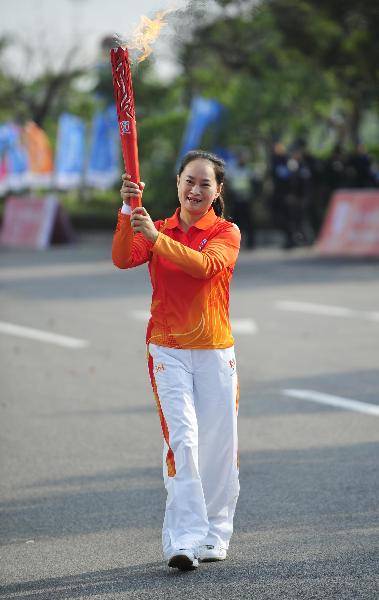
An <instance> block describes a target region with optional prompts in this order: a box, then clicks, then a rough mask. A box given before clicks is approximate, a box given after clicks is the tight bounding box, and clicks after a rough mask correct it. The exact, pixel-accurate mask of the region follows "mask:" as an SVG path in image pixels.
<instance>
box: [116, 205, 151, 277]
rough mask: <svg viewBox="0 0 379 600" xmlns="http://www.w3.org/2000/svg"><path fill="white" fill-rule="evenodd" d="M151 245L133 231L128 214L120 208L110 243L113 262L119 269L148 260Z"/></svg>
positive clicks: (136, 265) (135, 265)
mask: <svg viewBox="0 0 379 600" xmlns="http://www.w3.org/2000/svg"><path fill="white" fill-rule="evenodd" d="M151 247H152V244H151V242H148V241H147V240H146V239H145V238H144V237H143V235H142V234H141V233H137V234H134V233H133V230H132V227H131V224H130V215H128V214H123V213H122V212H121V209H120V210H119V212H118V221H117V226H116V231H115V233H114V236H113V243H112V260H113V264H114V265H116V267H118V268H119V269H130V268H132V267H138V265H142V264H143V263H145V262H147V261H148V260H149V257H150V252H151Z"/></svg>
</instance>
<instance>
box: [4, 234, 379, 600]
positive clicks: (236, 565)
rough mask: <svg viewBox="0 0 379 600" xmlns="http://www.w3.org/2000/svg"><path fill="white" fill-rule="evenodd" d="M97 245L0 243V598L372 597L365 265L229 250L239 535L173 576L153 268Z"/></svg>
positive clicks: (373, 490) (373, 454)
mask: <svg viewBox="0 0 379 600" xmlns="http://www.w3.org/2000/svg"><path fill="white" fill-rule="evenodd" d="M110 241H111V238H110V237H109V236H108V237H107V236H99V237H92V238H88V239H85V240H83V241H82V242H81V243H79V244H77V245H74V246H70V247H60V248H59V247H56V248H52V249H50V250H48V251H46V252H38V251H25V250H18V251H14V250H13V251H10V250H2V251H1V255H0V277H1V289H0V293H1V317H0V319H1V323H0V352H1V372H0V377H1V401H0V411H1V412H0V415H1V422H0V429H1V473H0V486H1V497H0V509H1V525H0V535H1V546H0V582H1V586H0V599H4V598H7V599H8V598H9V599H10V598H12V599H13V598H15V599H18V600H24V599H25V600H26V599H29V598H30V599H33V600H45V599H46V600H58V599H59V600H60V599H63V598H73V599H74V598H75V599H81V598H83V599H87V598H88V599H93V600H94V599H121V598H122V599H123V598H125V599H126V598H133V599H150V598H151V599H154V600H159V599H164V600H171V599H175V600H176V599H178V598H180V599H181V598H183V599H185V600H201V599H209V600H218V599H244V598H246V599H251V600H252V599H254V600H261V599H262V600H263V599H278V600H279V599H280V600H282V599H289V600H294V599H297V598H304V599H320V600H326V599H330V598H333V599H338V600H342V599H349V600H350V599H351V600H353V599H354V600H356V599H365V600H368V599H370V600H376V598H378V596H379V586H378V578H377V575H376V574H375V571H376V567H377V565H378V553H377V549H378V545H377V542H378V527H377V525H378V520H377V513H378V511H377V508H378V471H377V464H378V445H377V443H378V440H379V428H378V425H379V415H378V414H377V413H375V410H374V412H373V409H372V408H370V407H372V405H374V406H375V405H376V406H379V391H378V390H379V373H378V370H379V369H378V367H379V269H378V266H379V264H378V261H375V260H371V261H370V260H342V259H340V260H325V259H324V260H321V259H320V258H317V257H316V256H314V255H313V253H312V251H310V250H297V251H295V252H293V253H290V254H288V253H287V254H285V253H284V252H282V251H281V250H276V249H261V250H258V251H255V252H253V253H248V252H242V253H241V257H240V261H239V265H238V268H237V269H236V272H235V277H234V283H233V288H232V304H231V315H232V317H233V320H234V324H235V330H236V348H237V360H238V368H239V376H240V383H241V402H240V417H239V436H240V454H241V472H240V480H241V495H240V499H239V503H238V506H237V513H236V519H235V534H234V536H233V539H232V543H231V546H230V551H229V556H228V559H227V561H225V562H224V563H217V564H212V563H211V564H203V565H201V566H200V568H199V569H198V570H197V571H196V572H190V573H178V572H176V571H172V570H169V569H168V568H167V567H166V565H165V562H164V561H163V557H162V554H161V545H160V532H161V523H162V519H163V511H164V501H165V493H164V487H163V482H162V478H161V444H162V441H161V432H160V426H159V422H158V417H157V414H156V411H155V406H154V402H153V399H152V394H151V391H150V388H149V382H148V376H147V370H146V365H145V354H146V350H145V345H144V334H145V317H144V314H145V312H146V311H148V309H149V280H148V276H147V271H146V270H145V269H144V268H139V269H136V270H134V271H131V272H124V271H118V270H117V269H115V268H114V267H113V266H112V264H111V261H110ZM299 303H301V304H299ZM320 307H321V308H320ZM9 324H11V326H9ZM12 325H17V326H23V327H27V328H33V329H35V330H38V331H42V332H49V333H52V334H59V335H63V336H68V337H69V338H75V339H79V340H82V341H83V343H82V344H81V342H77V344H78V346H79V347H69V346H67V345H61V344H62V343H65V342H64V340H63V341H62V340H60V338H53V339H50V340H38V339H33V337H32V338H27V337H25V335H32V336H33V335H35V334H33V333H30V332H29V333H25V332H23V331H21V332H20V331H18V330H16V329H14V330H12V331H10V330H9V327H12ZM7 327H8V330H7ZM16 333H17V335H15V334H16ZM20 334H21V336H20ZM59 340H60V341H59ZM86 344H87V345H86ZM285 390H287V392H285ZM288 390H290V391H288ZM291 394H292V395H291ZM296 394H297V395H296ZM312 394H313V396H312ZM299 395H300V397H299ZM310 395H311V396H312V398H313V399H310ZM315 398H316V399H317V401H316V400H315ZM336 398H337V401H338V402H340V403H342V404H341V406H333V405H332V404H331V402H333V401H335V399H336ZM333 399H334V400H333ZM349 401H356V402H357V403H358V404H354V405H352V404H349ZM325 402H326V403H325ZM364 403H365V404H364ZM367 405H369V407H368V406H367ZM370 411H371V412H370Z"/></svg>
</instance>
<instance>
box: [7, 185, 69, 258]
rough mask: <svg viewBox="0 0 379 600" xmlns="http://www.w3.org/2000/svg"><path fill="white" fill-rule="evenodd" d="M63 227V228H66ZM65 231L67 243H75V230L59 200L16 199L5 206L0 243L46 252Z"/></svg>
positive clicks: (48, 197)
mask: <svg viewBox="0 0 379 600" xmlns="http://www.w3.org/2000/svg"><path fill="white" fill-rule="evenodd" d="M62 226H63V227H62ZM62 229H63V230H64V235H63V236H61V238H62V237H63V238H64V239H61V241H69V240H70V239H72V230H71V229H70V225H69V223H68V221H67V218H66V216H65V215H64V213H63V211H62V208H61V207H60V205H59V202H58V200H57V198H55V197H54V196H47V197H46V198H24V197H18V196H13V197H11V198H8V200H7V202H6V204H5V210H4V219H3V226H2V229H1V232H0V243H1V244H2V245H4V246H25V247H29V248H46V247H47V246H48V245H49V244H50V243H51V241H52V240H53V236H54V237H55V231H56V230H59V232H61V231H62Z"/></svg>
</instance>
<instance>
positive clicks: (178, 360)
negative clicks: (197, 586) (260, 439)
mask: <svg viewBox="0 0 379 600" xmlns="http://www.w3.org/2000/svg"><path fill="white" fill-rule="evenodd" d="M223 182H224V163H223V161H222V160H221V159H219V158H218V157H217V156H215V155H213V154H210V153H208V152H204V151H200V150H199V151H193V152H189V153H188V154H187V155H186V156H185V157H184V159H183V161H182V164H181V165H180V168H179V172H178V175H177V188H178V199H179V204H180V206H179V208H178V209H177V210H176V212H175V213H174V215H172V216H171V217H170V218H168V219H165V220H160V221H156V222H155V223H153V221H152V220H151V218H150V216H149V214H148V213H147V211H146V209H145V208H143V207H137V208H135V209H134V210H133V211H132V210H131V209H130V206H129V204H130V201H131V199H133V198H134V197H135V196H137V195H138V194H140V193H141V191H143V189H144V184H141V185H140V187H139V186H138V185H137V184H135V183H132V182H131V181H130V178H129V177H128V175H127V174H125V175H123V184H122V187H121V197H122V200H123V203H124V205H123V207H122V209H120V211H119V218H118V223H117V228H116V232H115V235H114V239H113V252H112V256H113V262H114V264H115V265H116V266H117V267H119V268H121V269H129V268H131V267H136V266H138V265H141V264H143V263H148V265H149V271H150V277H151V281H152V285H153V297H152V303H151V319H150V321H149V325H148V330H147V336H146V341H147V344H148V359H149V372H150V378H151V384H152V387H153V392H154V396H155V400H156V404H157V408H158V413H159V417H160V421H161V426H162V432H163V437H164V480H165V486H166V490H167V504H166V514H165V519H164V524H163V533H162V541H163V551H164V554H165V557H166V558H167V559H168V565H169V566H170V567H174V568H178V569H181V570H189V569H194V568H196V567H197V566H198V562H199V559H200V560H203V561H214V560H224V559H225V558H226V552H227V549H228V546H229V541H230V538H231V535H232V531H233V517H234V511H235V507H236V503H237V498H238V494H239V481H238V469H239V467H238V448H237V411H238V380H237V370H236V359H235V354H234V340H233V336H232V332H231V327H230V321H229V286H230V281H231V278H232V275H233V270H234V265H235V262H236V260H237V256H238V252H239V247H240V233H239V230H238V228H237V227H236V226H235V225H233V223H230V222H229V221H226V220H225V219H223V218H222V213H223V200H222V188H223Z"/></svg>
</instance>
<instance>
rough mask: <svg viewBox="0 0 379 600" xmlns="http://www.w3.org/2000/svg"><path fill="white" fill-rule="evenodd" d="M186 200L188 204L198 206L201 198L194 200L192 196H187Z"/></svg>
mask: <svg viewBox="0 0 379 600" xmlns="http://www.w3.org/2000/svg"><path fill="white" fill-rule="evenodd" d="M187 200H188V202H190V204H200V202H201V198H194V197H193V196H187Z"/></svg>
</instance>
